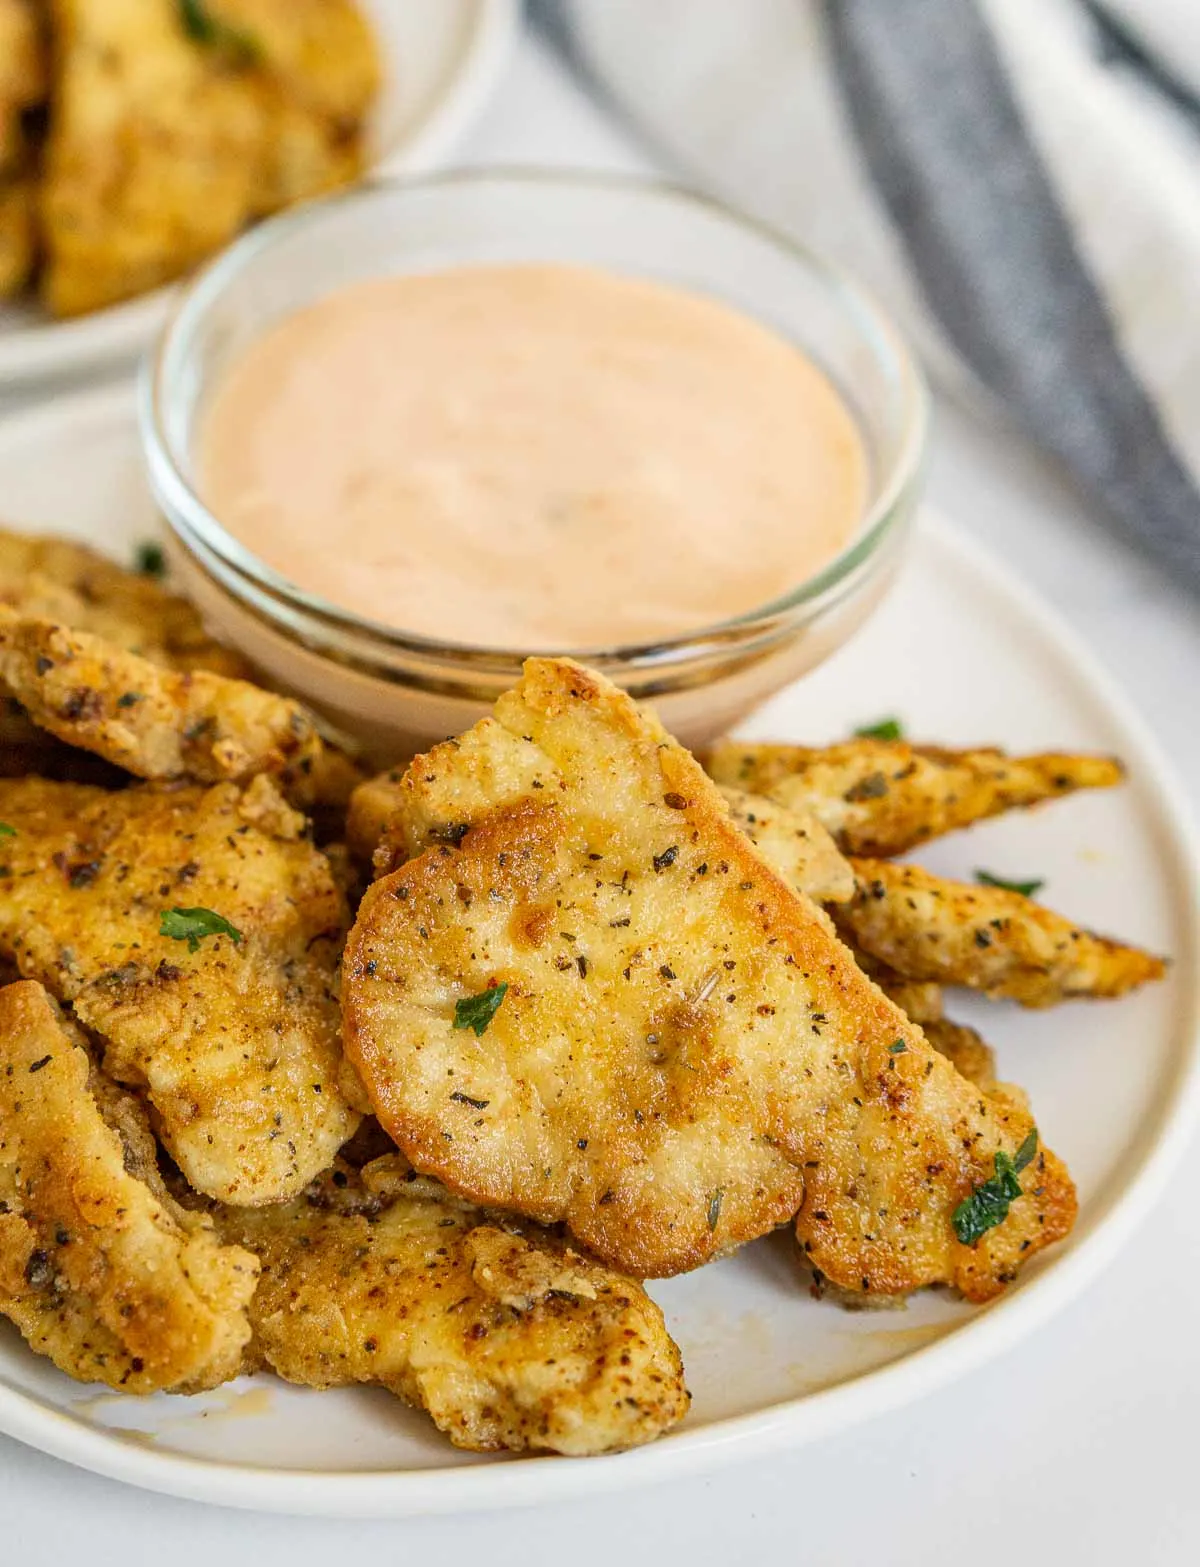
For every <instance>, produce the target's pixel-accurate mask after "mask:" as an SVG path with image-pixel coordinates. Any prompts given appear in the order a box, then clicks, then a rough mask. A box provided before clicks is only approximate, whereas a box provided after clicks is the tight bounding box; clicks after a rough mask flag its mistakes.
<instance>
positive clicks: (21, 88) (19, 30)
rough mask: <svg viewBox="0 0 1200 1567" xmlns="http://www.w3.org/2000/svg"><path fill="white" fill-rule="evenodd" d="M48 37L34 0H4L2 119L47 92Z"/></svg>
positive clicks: (0, 25) (0, 23)
mask: <svg viewBox="0 0 1200 1567" xmlns="http://www.w3.org/2000/svg"><path fill="white" fill-rule="evenodd" d="M46 54H47V51H46V38H45V34H44V31H43V28H42V20H41V16H40V14H39V10H38V7H36V6H35V5H34V4H33V3H32V0H0V119H2V118H3V116H4V114H5V112H6V111H11V110H14V109H32V108H36V107H37V105H38V104H40V103H41V102H42V100H43V99H44V98H45V96H46V89H47V86H48V81H47V58H46Z"/></svg>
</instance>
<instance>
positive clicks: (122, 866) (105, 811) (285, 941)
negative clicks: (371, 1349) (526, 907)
mask: <svg viewBox="0 0 1200 1567" xmlns="http://www.w3.org/2000/svg"><path fill="white" fill-rule="evenodd" d="M0 821H3V822H4V823H5V824H6V825H7V826H8V827H10V828H11V829H12V831H11V833H9V834H7V835H5V836H4V837H0V870H2V872H3V873H2V874H0V953H3V954H4V955H6V956H7V957H9V958H10V959H11V960H13V961H15V962H16V963H17V965H18V966H19V968H20V969H21V972H22V973H23V974H24V975H25V976H26V977H27V978H30V979H38V980H40V981H41V982H42V983H43V984H45V985H46V987H47V988H48V989H49V990H50V991H51V992H52V993H53V994H54V995H55V996H57V997H58V998H59V999H60V1000H62V1001H68V1002H70V1003H71V1004H72V1006H73V1007H74V1010H75V1013H76V1015H77V1017H78V1018H79V1020H80V1022H81V1023H82V1024H83V1025H84V1026H85V1027H86V1028H88V1029H90V1030H91V1031H92V1032H93V1033H94V1034H95V1035H96V1036H97V1037H98V1038H99V1039H100V1040H102V1041H103V1045H104V1064H105V1068H106V1070H107V1071H108V1072H109V1073H110V1074H111V1075H112V1076H113V1077H115V1078H117V1079H118V1080H119V1081H121V1082H123V1083H127V1084H130V1085H133V1086H135V1087H137V1088H139V1089H141V1090H143V1091H144V1092H145V1095H146V1097H147V1099H148V1101H149V1103H150V1106H151V1108H152V1111H153V1114H154V1118H155V1123H156V1127H157V1129H158V1131H159V1133H160V1135H161V1136H162V1138H163V1141H164V1142H165V1143H166V1145H167V1147H168V1149H169V1151H170V1153H171V1155H172V1157H173V1158H174V1159H175V1161H176V1163H177V1164H178V1165H179V1167H180V1169H181V1170H182V1171H183V1173H184V1175H185V1176H186V1177H187V1179H188V1181H189V1182H190V1183H191V1185H192V1186H194V1187H195V1188H196V1190H197V1191H199V1192H202V1193H205V1194H206V1195H208V1196H211V1197H217V1198H220V1199H222V1200H224V1201H226V1202H232V1203H247V1204H253V1203H268V1202H278V1201H282V1200H284V1199H286V1198H289V1197H291V1196H294V1195H295V1194H296V1193H297V1192H298V1191H300V1190H302V1189H303V1187H304V1186H305V1185H306V1183H307V1182H308V1181H310V1180H311V1179H312V1177H313V1176H314V1175H315V1174H316V1173H317V1172H318V1171H319V1170H322V1169H324V1168H325V1167H326V1166H327V1165H328V1164H329V1163H330V1162H331V1160H332V1159H333V1156H334V1154H335V1152H336V1151H337V1149H338V1148H339V1147H340V1145H341V1144H342V1143H343V1142H345V1140H346V1139H347V1138H348V1137H350V1136H351V1135H352V1133H353V1132H354V1130H355V1127H356V1126H357V1124H358V1116H357V1114H356V1113H355V1112H354V1111H353V1110H351V1108H350V1107H349V1105H348V1104H347V1103H346V1100H345V1097H344V1095H343V1091H342V1077H341V1074H342V1072H343V1070H344V1062H343V1060H342V1053H341V1046H340V1038H339V1018H338V1001H337V996H336V986H337V978H338V957H339V953H340V951H341V943H342V937H343V935H344V932H345V929H346V925H347V922H348V915H347V910H346V905H345V899H344V898H343V896H342V893H341V891H340V890H339V888H338V886H337V884H336V882H335V880H334V877H333V874H332V872H331V870H330V867H329V864H328V862H327V861H326V859H325V858H324V856H323V855H322V854H321V853H320V852H319V851H318V850H316V849H315V848H313V847H312V845H311V844H310V843H308V842H307V841H306V839H305V837H304V831H305V824H304V820H303V818H302V817H300V816H299V815H298V814H297V813H296V812H294V811H292V810H291V809H289V807H287V806H286V805H285V804H284V803H283V801H282V800H281V799H280V797H279V795H278V794H277V792H276V791H275V789H274V787H273V785H272V784H270V783H269V782H268V780H266V779H265V778H260V779H257V780H256V781H255V782H254V783H253V784H251V785H250V786H249V787H248V788H246V789H239V788H238V787H237V786H236V785H233V784H222V785H217V786H215V787H213V788H210V789H204V788H200V787H196V786H176V787H156V786H151V785H137V786H134V787H132V788H129V789H124V790H121V791H120V792H118V793H108V792H107V791H105V790H102V789H94V788H89V787H87V786H85V785H79V784H64V783H48V782H45V781H43V780H41V779H37V778H27V779H15V780H7V781H0ZM173 909H176V910H193V911H195V910H198V911H199V914H198V915H195V916H193V917H185V916H180V917H176V918H173V919H172V920H169V921H168V922H167V923H168V925H169V926H170V927H171V928H172V929H175V930H176V931H177V932H178V933H179V939H174V938H173V937H172V936H171V935H169V934H167V935H164V934H162V932H161V926H162V923H163V914H164V912H166V911H170V910H173ZM225 922H227V925H226V923H225ZM227 927H231V928H232V931H233V932H235V933H236V936H235V935H232V934H230V933H229V928H227Z"/></svg>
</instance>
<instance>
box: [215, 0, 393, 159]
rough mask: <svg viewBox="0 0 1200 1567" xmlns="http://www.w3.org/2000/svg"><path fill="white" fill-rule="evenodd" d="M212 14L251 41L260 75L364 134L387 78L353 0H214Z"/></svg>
mask: <svg viewBox="0 0 1200 1567" xmlns="http://www.w3.org/2000/svg"><path fill="white" fill-rule="evenodd" d="M208 9H209V11H210V13H211V15H212V16H213V17H214V18H215V19H217V20H218V21H220V22H224V23H225V24H226V25H227V26H230V27H232V28H234V29H236V31H237V32H238V33H239V34H240V35H241V36H242V37H244V38H246V39H248V40H250V42H251V44H252V46H253V49H254V53H255V56H256V63H257V65H258V66H259V68H260V70H261V71H263V72H264V73H265V74H267V75H268V76H270V78H271V79H272V80H273V81H274V82H275V83H276V84H277V85H278V87H279V88H280V90H281V91H282V92H283V93H285V94H286V95H287V97H288V99H289V101H291V102H292V103H294V104H296V105H297V106H298V107H300V108H303V109H306V110H308V111H309V112H310V113H312V114H314V115H316V116H318V117H319V118H320V119H322V120H324V121H327V122H328V123H329V124H330V125H331V126H334V127H336V128H337V129H338V130H339V131H340V133H341V135H342V136H343V137H344V138H347V139H348V138H350V137H351V136H352V135H354V134H356V133H357V132H358V131H360V130H361V128H362V125H363V122H364V120H365V119H366V116H367V113H368V111H369V110H370V107H371V104H372V103H373V101H374V99H375V96H376V94H377V93H378V91H379V87H380V84H381V81H382V64H381V61H380V58H379V50H378V47H377V45H376V42H375V37H374V34H373V33H372V31H371V28H370V26H369V24H368V22H367V19H366V16H365V14H364V12H363V8H362V6H361V5H357V4H352V3H351V0H209V4H208Z"/></svg>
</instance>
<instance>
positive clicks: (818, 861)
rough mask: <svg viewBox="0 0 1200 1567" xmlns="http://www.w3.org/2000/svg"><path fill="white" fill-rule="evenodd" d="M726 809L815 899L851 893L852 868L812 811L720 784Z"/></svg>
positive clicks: (786, 875)
mask: <svg viewBox="0 0 1200 1567" xmlns="http://www.w3.org/2000/svg"><path fill="white" fill-rule="evenodd" d="M721 796H722V798H723V799H724V801H725V803H726V805H727V806H728V807H729V814H730V816H732V817H733V820H734V821H735V822H736V823H737V825H738V826H739V827H740V828H741V829H742V831H743V832H744V833H746V834H747V835H748V836H749V838H750V840H751V842H752V843H753V844H754V845H755V847H756V848H757V849H758V852H759V853H760V854H761V855H762V856H763V858H764V859H766V860H767V861H769V862H770V864H771V865H772V866H773V867H774V869H775V870H776V871H777V872H778V873H779V875H780V876H782V877H783V879H784V881H786V882H788V883H790V885H791V886H793V887H795V888H797V889H798V890H799V891H800V892H803V893H805V894H807V896H808V897H810V898H812V900H813V901H814V903H845V902H846V901H847V900H848V899H849V898H852V897H853V896H854V872H853V870H852V869H851V868H850V862H849V860H847V859H845V858H844V856H843V855H842V853H841V851H840V850H839V849H838V846H837V844H836V843H834V841H833V839H832V838H831V837H830V835H829V833H828V832H827V831H826V830H825V828H824V827H822V826H821V824H820V822H819V821H818V820H817V819H816V817H815V816H812V815H810V814H809V813H808V812H805V811H791V810H788V809H787V807H786V806H782V805H776V804H775V802H774V801H773V800H768V799H767V798H766V797H765V796H764V795H761V794H747V793H746V792H745V790H743V789H734V788H731V787H729V786H724V787H722V789H721Z"/></svg>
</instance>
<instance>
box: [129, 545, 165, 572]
mask: <svg viewBox="0 0 1200 1567" xmlns="http://www.w3.org/2000/svg"><path fill="white" fill-rule="evenodd" d="M133 569H134V570H135V571H138V572H140V573H141V574H142V576H143V577H163V576H165V575H166V571H167V557H166V556H165V555H164V554H163V551H162V545H161V544H152V543H146V544H139V545H138V547H137V549H136V550H135V551H134V552H133Z"/></svg>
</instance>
